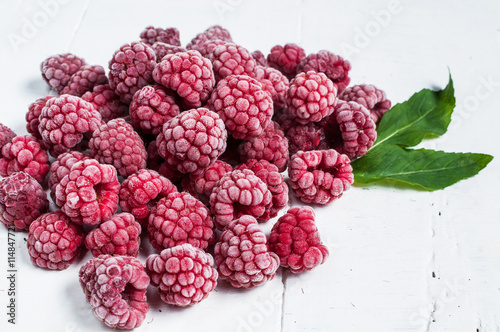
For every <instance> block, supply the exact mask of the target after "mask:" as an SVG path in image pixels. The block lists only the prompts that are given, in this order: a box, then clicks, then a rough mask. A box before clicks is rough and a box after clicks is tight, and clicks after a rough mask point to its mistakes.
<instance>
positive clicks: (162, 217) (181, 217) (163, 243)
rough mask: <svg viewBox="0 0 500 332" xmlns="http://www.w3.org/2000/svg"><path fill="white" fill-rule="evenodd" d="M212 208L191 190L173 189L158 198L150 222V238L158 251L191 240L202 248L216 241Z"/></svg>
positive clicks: (194, 244)
mask: <svg viewBox="0 0 500 332" xmlns="http://www.w3.org/2000/svg"><path fill="white" fill-rule="evenodd" d="M213 228H214V223H213V221H212V217H211V215H210V211H209V210H208V209H207V208H206V207H205V205H203V203H202V202H201V201H199V200H198V199H196V198H194V197H193V196H191V194H189V193H187V192H172V193H170V194H169V195H168V196H167V197H164V198H162V199H160V200H159V201H158V203H157V204H156V207H154V208H153V209H152V210H151V214H150V215H149V221H148V239H149V242H151V245H152V246H153V248H155V249H156V250H157V251H158V252H161V251H162V250H163V249H166V248H172V247H175V246H177V245H181V244H184V243H189V244H191V245H192V246H193V247H196V248H200V249H202V250H205V249H207V248H208V247H209V246H210V245H212V244H213V243H214V241H215V233H214V231H213Z"/></svg>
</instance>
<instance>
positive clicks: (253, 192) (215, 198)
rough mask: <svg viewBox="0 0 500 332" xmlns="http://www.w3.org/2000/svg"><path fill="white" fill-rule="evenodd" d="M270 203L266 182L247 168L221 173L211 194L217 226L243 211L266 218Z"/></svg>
mask: <svg viewBox="0 0 500 332" xmlns="http://www.w3.org/2000/svg"><path fill="white" fill-rule="evenodd" d="M271 205H272V193H271V192H270V191H269V189H268V188H267V185H266V183H265V182H264V181H262V180H261V179H260V178H259V177H257V176H256V175H255V173H254V172H252V171H251V170H249V169H243V170H233V171H232V172H229V173H226V174H224V175H223V176H222V178H221V179H220V180H219V182H217V184H216V185H215V187H214V188H213V190H212V194H211V195H210V208H211V211H212V214H213V216H214V222H215V226H216V227H217V228H218V229H220V230H222V229H224V227H226V226H227V225H228V224H229V223H230V222H231V221H233V220H234V219H236V218H239V217H241V216H242V215H246V214H248V215H251V216H253V217H255V218H257V220H259V222H264V221H267V220H268V219H269V209H270V208H271Z"/></svg>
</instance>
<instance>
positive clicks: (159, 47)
mask: <svg viewBox="0 0 500 332" xmlns="http://www.w3.org/2000/svg"><path fill="white" fill-rule="evenodd" d="M151 48H152V49H153V50H154V51H155V53H156V62H160V61H161V60H162V59H163V57H164V56H165V55H167V54H174V53H177V52H186V51H187V50H186V49H185V48H184V47H182V46H176V45H170V44H165V43H162V42H156V43H154V44H153V45H152V46H151Z"/></svg>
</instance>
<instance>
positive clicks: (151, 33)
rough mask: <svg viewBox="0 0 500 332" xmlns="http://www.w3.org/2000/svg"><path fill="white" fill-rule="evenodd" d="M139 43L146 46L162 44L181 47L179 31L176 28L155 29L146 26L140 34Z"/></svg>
mask: <svg viewBox="0 0 500 332" xmlns="http://www.w3.org/2000/svg"><path fill="white" fill-rule="evenodd" d="M140 38H141V41H142V42H143V43H145V44H148V45H153V44H154V43H156V42H162V43H165V44H170V45H174V46H181V41H180V38H179V30H177V28H166V29H163V28H155V27H153V26H148V27H146V29H144V31H142V32H141V34H140Z"/></svg>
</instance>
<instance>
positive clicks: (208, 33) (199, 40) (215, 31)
mask: <svg viewBox="0 0 500 332" xmlns="http://www.w3.org/2000/svg"><path fill="white" fill-rule="evenodd" d="M214 39H220V40H223V41H225V42H228V43H232V42H233V40H232V38H231V34H230V33H229V31H228V30H226V29H224V28H223V27H221V26H220V25H213V26H211V27H209V28H208V29H206V30H205V31H203V32H201V33H199V34H197V35H196V37H194V38H193V39H192V40H191V41H190V42H189V43H188V44H187V45H186V48H187V49H188V50H195V51H200V49H201V48H203V46H204V44H205V43H207V42H208V41H210V40H214Z"/></svg>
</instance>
